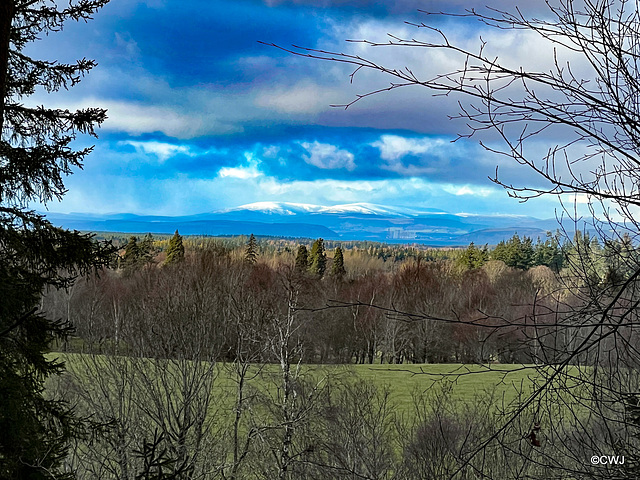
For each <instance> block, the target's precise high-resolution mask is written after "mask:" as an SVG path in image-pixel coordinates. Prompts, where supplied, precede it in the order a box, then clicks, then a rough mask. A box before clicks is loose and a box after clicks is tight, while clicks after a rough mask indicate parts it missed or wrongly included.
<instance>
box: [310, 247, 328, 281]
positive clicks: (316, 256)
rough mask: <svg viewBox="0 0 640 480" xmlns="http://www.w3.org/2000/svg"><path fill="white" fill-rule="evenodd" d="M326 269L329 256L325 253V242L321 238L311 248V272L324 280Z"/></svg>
mask: <svg viewBox="0 0 640 480" xmlns="http://www.w3.org/2000/svg"><path fill="white" fill-rule="evenodd" d="M326 268H327V254H326V253H325V251H324V240H323V239H322V238H319V239H317V240H316V241H315V242H313V245H312V246H311V253H310V254H309V270H310V271H311V273H313V274H314V275H317V276H318V277H320V278H322V277H323V276H324V271H325V270H326Z"/></svg>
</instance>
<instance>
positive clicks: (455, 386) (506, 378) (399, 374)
mask: <svg viewBox="0 0 640 480" xmlns="http://www.w3.org/2000/svg"><path fill="white" fill-rule="evenodd" d="M81 355H83V354H61V353H55V354H51V357H53V356H57V357H59V358H60V359H61V360H64V361H65V362H66V363H67V365H68V367H69V369H70V370H76V371H77V369H76V368H75V367H77V366H78V363H80V358H81V357H80V356H81ZM252 370H253V372H254V373H255V372H257V371H258V367H254V368H252ZM301 371H302V373H303V374H305V376H311V377H313V378H314V379H318V380H319V379H321V378H323V377H324V376H326V375H329V376H330V377H331V378H334V379H336V380H339V381H341V382H350V381H356V380H358V379H362V380H364V381H366V382H367V383H370V384H372V385H374V386H375V387H376V388H377V389H378V390H383V389H387V390H388V391H389V394H390V400H391V402H392V403H393V404H394V405H395V406H396V407H397V408H398V410H399V411H401V412H407V413H409V412H411V411H412V408H413V405H414V398H413V397H414V396H415V395H416V394H420V393H428V392H429V390H430V389H432V388H433V387H434V386H438V385H442V384H446V385H448V386H450V388H451V395H452V397H453V399H455V400H456V401H461V402H467V401H473V400H474V399H477V398H478V397H482V398H487V396H488V395H489V393H491V392H492V393H493V398H494V399H495V400H496V401H497V402H498V404H500V405H507V404H509V403H510V402H512V401H513V400H514V399H516V398H517V397H518V396H521V395H525V396H526V395H528V394H529V393H531V391H532V387H533V384H534V382H535V380H536V378H539V377H537V373H536V370H535V369H534V367H533V366H532V365H490V366H482V365H464V364H422V365H416V364H404V365H380V364H374V365H368V364H367V365H304V366H302V367H301ZM217 373H218V374H217V379H216V381H215V383H214V391H215V390H217V392H215V393H214V396H216V397H218V398H219V397H220V392H227V393H226V394H224V395H223V396H222V398H219V400H220V401H221V402H222V403H223V404H224V403H227V401H232V398H233V397H234V395H235V394H234V391H235V385H236V382H235V381H234V369H233V365H232V364H226V365H224V364H222V363H219V364H218V366H217ZM279 375H280V367H279V365H275V364H268V365H265V366H263V367H261V368H260V375H259V377H258V379H257V381H258V382H259V383H263V382H264V383H270V384H271V385H273V387H269V388H268V389H269V390H271V389H272V388H277V385H278V383H279V380H278V377H279ZM253 382H256V380H253ZM225 397H229V398H228V399H227V398H225Z"/></svg>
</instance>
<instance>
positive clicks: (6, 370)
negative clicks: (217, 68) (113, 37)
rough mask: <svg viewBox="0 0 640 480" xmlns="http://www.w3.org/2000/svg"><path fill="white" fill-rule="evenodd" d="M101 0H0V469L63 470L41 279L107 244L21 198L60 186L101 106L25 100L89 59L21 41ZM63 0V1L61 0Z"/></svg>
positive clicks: (85, 260) (100, 255) (75, 271)
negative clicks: (59, 58)
mask: <svg viewBox="0 0 640 480" xmlns="http://www.w3.org/2000/svg"><path fill="white" fill-rule="evenodd" d="M107 1H108V0H95V1H89V0H81V1H78V2H71V4H68V5H67V6H65V7H58V5H57V4H56V3H55V2H53V1H44V0H0V100H1V101H0V298H1V299H2V300H0V478H7V479H8V478H14V479H27V478H29V479H36V478H37V479H54V478H55V479H64V478H70V477H71V473H70V472H68V471H65V470H64V468H63V466H62V462H63V460H64V458H65V455H66V449H67V445H68V441H69V439H70V438H71V437H72V436H73V435H74V431H75V429H74V425H76V422H75V420H74V419H73V416H72V413H71V411H70V409H69V408H68V406H67V405H66V404H65V403H63V402H60V401H56V400H51V399H47V398H45V397H44V395H43V391H44V383H45V381H46V379H47V378H49V377H50V376H52V375H55V374H57V373H60V372H61V371H62V370H63V365H62V364H61V363H60V362H59V361H58V360H56V359H51V358H49V357H47V356H45V354H46V353H47V352H48V350H49V345H50V343H51V341H52V340H53V339H56V338H63V337H64V336H65V335H66V334H67V333H68V332H69V325H68V324H66V323H64V322H62V321H59V320H52V319H50V318H48V317H47V316H46V313H45V312H41V311H39V305H40V296H41V294H42V292H43V290H44V289H45V288H47V287H53V288H65V287H69V286H71V285H72V283H73V281H74V279H75V278H76V277H77V276H78V275H80V274H84V273H87V272H89V271H91V270H92V269H94V268H98V267H100V266H102V265H105V264H106V263H107V261H108V258H109V255H110V254H111V253H112V250H111V249H110V248H108V247H106V246H104V245H99V244H96V243H95V242H94V241H93V240H92V238H91V236H89V235H83V234H80V233H79V232H70V231H67V230H63V229H60V228H56V227H54V226H53V225H52V224H51V223H50V222H48V221H47V220H46V218H45V217H44V216H42V215H38V214H36V213H35V212H33V211H30V210H28V209H27V208H26V206H27V204H28V203H29V202H41V203H45V204H46V203H48V202H50V201H51V200H54V199H56V200H59V199H61V198H62V197H63V195H64V193H65V186H64V182H63V177H64V175H67V174H70V173H72V169H73V168H74V167H81V166H82V162H83V159H84V157H85V155H87V154H88V153H89V152H90V151H91V148H84V149H81V150H74V149H72V148H71V144H72V141H73V140H74V139H75V138H76V135H77V134H78V133H85V134H89V135H92V136H95V131H94V129H95V128H96V126H98V125H99V124H100V123H102V122H103V121H104V120H105V119H106V111H105V110H103V109H99V108H87V109H83V110H78V111H75V112H72V111H69V110H63V109H50V108H46V107H44V106H39V107H29V106H26V105H25V104H24V103H23V99H24V98H25V97H28V96H29V95H31V94H33V93H34V91H36V89H40V90H43V91H46V92H55V91H57V90H60V89H61V88H68V87H71V86H74V85H75V84H77V83H78V82H79V81H80V78H81V77H82V76H83V75H84V74H86V73H87V72H88V71H89V70H90V69H91V68H93V67H94V66H95V62H94V61H92V60H86V59H83V60H80V61H78V62H76V63H73V64H64V63H57V62H55V61H41V60H38V59H33V58H31V57H30V56H29V54H28V51H25V48H26V47H27V46H28V45H29V43H30V42H32V41H34V40H36V39H39V38H44V37H46V35H48V34H49V33H51V32H55V31H58V30H60V29H61V28H62V26H63V24H64V23H65V22H66V21H68V20H76V21H77V20H88V19H90V18H91V16H92V15H93V13H95V11H96V10H98V9H99V8H100V7H102V6H103V5H104V4H106V3H107ZM65 3H66V2H65Z"/></svg>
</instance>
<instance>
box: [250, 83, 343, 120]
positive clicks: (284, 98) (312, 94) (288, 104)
mask: <svg viewBox="0 0 640 480" xmlns="http://www.w3.org/2000/svg"><path fill="white" fill-rule="evenodd" d="M335 99H336V95H335V91H334V89H330V88H323V87H320V86H319V85H317V84H315V83H312V82H311V81H309V80H304V81H302V82H300V83H298V84H296V85H293V86H282V87H278V88H273V87H269V88H268V89H266V90H263V91H260V92H258V94H257V95H256V98H255V105H256V106H258V107H261V108H266V109H270V110H275V111H277V112H279V113H285V114H314V113H318V112H321V111H324V110H327V109H328V108H330V107H329V105H330V104H331V103H332V100H335Z"/></svg>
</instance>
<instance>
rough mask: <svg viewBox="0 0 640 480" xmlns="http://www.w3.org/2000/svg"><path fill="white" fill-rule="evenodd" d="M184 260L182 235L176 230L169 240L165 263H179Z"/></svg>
mask: <svg viewBox="0 0 640 480" xmlns="http://www.w3.org/2000/svg"><path fill="white" fill-rule="evenodd" d="M183 260H184V244H183V242H182V235H180V234H179V233H178V230H176V232H175V233H174V234H173V237H171V240H169V247H168V248H167V258H166V259H165V261H164V264H165V265H172V264H175V263H180V262H182V261H183Z"/></svg>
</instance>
